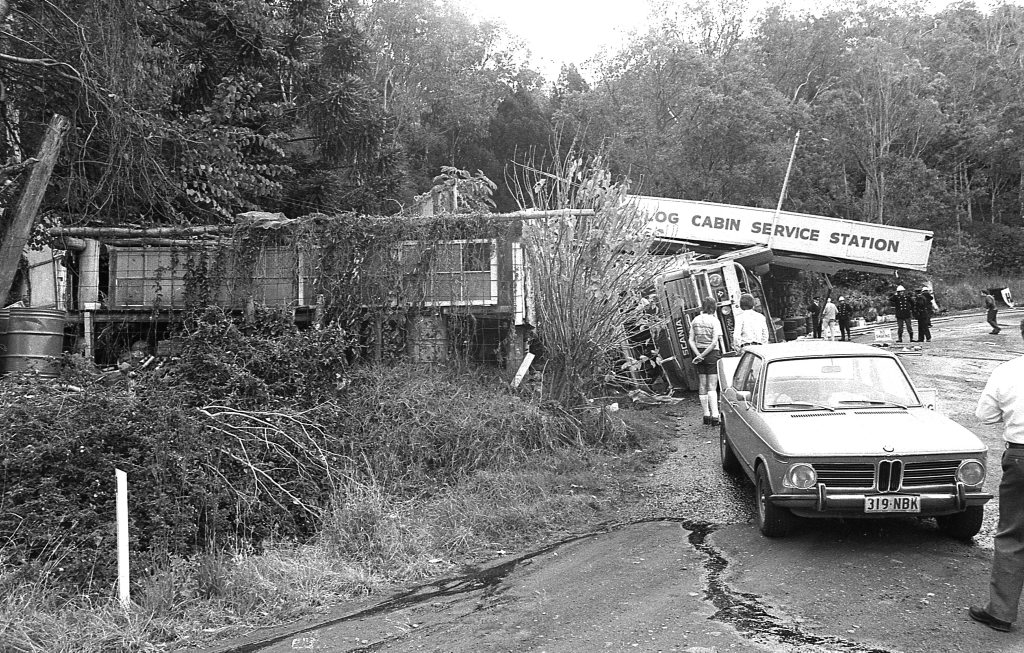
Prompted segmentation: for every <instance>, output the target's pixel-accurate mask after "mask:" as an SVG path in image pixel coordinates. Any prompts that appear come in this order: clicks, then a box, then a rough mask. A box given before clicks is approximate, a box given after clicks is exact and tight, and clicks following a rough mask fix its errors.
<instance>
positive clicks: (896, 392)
mask: <svg viewBox="0 0 1024 653" xmlns="http://www.w3.org/2000/svg"><path fill="white" fill-rule="evenodd" d="M765 374H766V375H765V384H764V407H765V408H766V409H768V410H813V409H822V408H826V409H829V410H832V409H836V408H858V407H873V406H882V407H885V406H892V407H901V408H905V407H907V406H910V405H918V404H919V403H920V402H919V401H918V398H917V394H916V393H915V392H914V388H913V386H911V385H910V381H909V380H908V379H907V376H906V374H904V372H903V369H902V368H901V367H900V366H899V364H898V363H897V362H896V361H895V360H893V359H891V358H886V357H883V356H845V357H835V358H801V359H796V360H781V361H774V362H772V363H769V364H768V369H767V371H766V373H765Z"/></svg>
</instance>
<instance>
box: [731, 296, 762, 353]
mask: <svg viewBox="0 0 1024 653" xmlns="http://www.w3.org/2000/svg"><path fill="white" fill-rule="evenodd" d="M740 308H741V309H743V310H742V311H740V313H739V315H737V316H736V326H735V327H734V328H733V330H732V343H733V346H734V347H736V350H737V351H742V350H743V348H744V347H747V346H749V345H764V344H767V343H768V321H767V320H765V318H764V315H762V314H761V313H758V312H757V311H756V310H754V296H753V295H751V294H750V293H743V294H742V295H740Z"/></svg>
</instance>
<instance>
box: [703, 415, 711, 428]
mask: <svg viewBox="0 0 1024 653" xmlns="http://www.w3.org/2000/svg"><path fill="white" fill-rule="evenodd" d="M710 423H711V415H705V416H704V425H705V426H707V425H708V424H710Z"/></svg>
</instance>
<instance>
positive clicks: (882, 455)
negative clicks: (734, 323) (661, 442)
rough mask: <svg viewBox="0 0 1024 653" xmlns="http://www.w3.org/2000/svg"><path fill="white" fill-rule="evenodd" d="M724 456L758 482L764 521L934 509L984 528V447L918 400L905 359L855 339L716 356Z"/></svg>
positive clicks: (972, 529)
mask: <svg viewBox="0 0 1024 653" xmlns="http://www.w3.org/2000/svg"><path fill="white" fill-rule="evenodd" d="M719 382H720V383H721V385H722V393H721V415H722V419H721V435H720V449H721V457H722V467H723V468H724V469H725V470H726V471H727V472H730V473H734V474H739V473H745V474H746V475H747V476H749V477H750V479H751V481H753V483H754V487H755V493H756V503H757V524H758V527H759V528H760V530H761V532H762V533H763V534H764V535H765V536H768V537H780V536H784V535H786V534H787V533H788V532H789V531H790V530H791V529H792V527H793V526H794V523H795V520H794V515H797V516H800V517H866V518H872V517H874V518H877V517H887V516H894V515H914V516H918V517H934V518H936V520H937V522H938V524H939V527H940V528H941V529H942V530H943V531H945V532H946V533H948V534H949V535H951V536H953V537H955V538H958V539H965V540H967V539H970V538H972V537H974V535H976V534H977V533H978V531H979V530H980V529H981V523H982V517H983V511H984V506H985V502H987V501H988V500H989V499H991V498H992V495H991V494H988V493H986V492H985V491H984V489H983V488H982V484H983V482H984V481H985V473H986V464H987V454H988V450H987V448H986V447H985V445H984V444H983V443H982V442H981V441H980V440H979V439H978V438H977V436H975V435H974V434H973V433H972V432H971V431H969V430H967V429H965V428H964V427H962V426H960V425H959V424H957V423H956V422H954V421H952V420H950V419H948V418H946V417H944V416H943V415H940V414H939V413H937V412H935V411H934V410H931V409H930V407H929V406H927V405H925V404H924V403H923V402H922V397H921V395H920V394H919V392H918V390H917V389H916V388H915V387H914V384H913V382H911V380H910V377H909V376H908V375H907V372H906V370H905V369H904V368H903V365H902V363H901V362H900V361H899V359H898V358H897V357H896V356H895V355H893V354H891V353H889V352H887V351H884V350H881V349H878V348H875V347H870V346H867V345H860V344H855V343H851V342H826V341H793V342H786V343H777V344H769V345H760V346H754V347H749V348H747V349H746V350H745V351H744V352H743V353H742V355H740V356H738V357H727V358H723V359H722V361H721V362H720V363H719Z"/></svg>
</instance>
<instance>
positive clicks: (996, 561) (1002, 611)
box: [987, 449, 1024, 621]
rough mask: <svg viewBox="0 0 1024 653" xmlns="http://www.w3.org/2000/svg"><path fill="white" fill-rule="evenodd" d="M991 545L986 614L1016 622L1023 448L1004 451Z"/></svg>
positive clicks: (1021, 567) (1022, 576)
mask: <svg viewBox="0 0 1024 653" xmlns="http://www.w3.org/2000/svg"><path fill="white" fill-rule="evenodd" d="M993 544H994V545H995V546H994V551H993V553H992V581H991V583H990V584H989V602H988V608H987V609H988V613H989V614H990V615H992V616H993V617H995V618H996V619H1002V620H1003V621H1017V610H1018V609H1019V608H1020V593H1021V588H1022V587H1024V449H1007V450H1006V451H1004V452H1003V479H1002V480H1001V481H1000V482H999V526H998V527H997V528H996V537H995V541H994V542H993Z"/></svg>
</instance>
